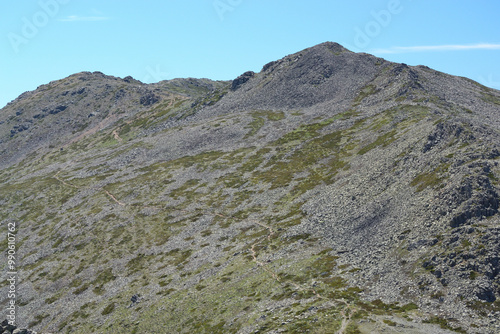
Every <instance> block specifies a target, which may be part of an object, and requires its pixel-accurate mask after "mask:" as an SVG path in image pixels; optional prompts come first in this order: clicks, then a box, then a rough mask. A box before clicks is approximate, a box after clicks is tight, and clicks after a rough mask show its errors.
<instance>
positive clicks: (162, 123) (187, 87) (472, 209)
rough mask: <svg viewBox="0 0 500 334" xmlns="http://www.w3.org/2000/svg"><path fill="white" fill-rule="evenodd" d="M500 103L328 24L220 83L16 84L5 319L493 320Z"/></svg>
mask: <svg viewBox="0 0 500 334" xmlns="http://www.w3.org/2000/svg"><path fill="white" fill-rule="evenodd" d="M499 113H500V91H498V90H494V89H490V88H487V87H484V86H482V85H480V84H478V83H476V82H474V81H472V80H470V79H467V78H462V77H456V76H452V75H448V74H444V73H441V72H438V71H435V70H432V69H430V68H428V67H425V66H408V65H405V64H398V63H393V62H389V61H386V60H384V59H381V58H377V57H374V56H372V55H369V54H364V53H353V52H351V51H349V50H347V49H345V48H343V47H342V46H340V45H339V44H336V43H330V42H328V43H323V44H320V45H317V46H314V47H312V48H309V49H305V50H303V51H300V52H298V53H295V54H292V55H289V56H286V57H284V58H282V59H280V60H277V61H274V62H271V63H269V64H266V65H264V66H263V68H262V70H261V71H260V72H259V73H254V72H251V71H249V72H245V73H243V74H242V75H241V76H239V77H238V78H236V79H234V80H233V81H211V80H208V79H174V80H169V81H163V82H160V83H157V84H143V83H141V82H139V81H137V80H135V79H133V78H131V77H127V78H124V79H120V78H115V77H110V76H106V75H104V74H102V73H98V72H94V73H89V72H84V73H78V74H75V75H72V76H70V77H68V78H65V79H62V80H59V81H55V82H51V83H49V84H47V85H43V86H40V87H39V88H38V89H37V90H35V91H33V92H27V93H24V94H22V95H21V96H20V97H19V98H17V99H16V100H14V101H12V102H11V103H9V104H8V105H7V106H6V107H5V108H3V109H2V110H0V152H1V160H0V166H1V167H2V170H1V173H0V183H1V187H0V204H1V207H2V210H1V211H0V221H1V222H2V224H1V228H0V229H1V231H2V234H3V235H7V233H8V229H9V227H12V226H14V225H15V226H16V231H15V242H13V241H12V240H11V244H10V245H12V244H14V245H15V251H16V253H15V255H14V257H15V268H14V269H16V270H17V281H16V284H17V285H16V289H17V290H16V291H17V297H16V298H17V299H16V300H15V302H16V305H17V306H18V308H17V313H16V320H17V325H19V326H20V327H23V328H31V329H34V330H37V331H39V332H57V333H89V332H90V333H282V332H289V333H334V332H339V333H340V332H342V333H382V332H383V333H456V332H461V333H498V330H499V327H498V326H499V325H498V324H499V323H500V299H499V298H500V281H499V277H500V276H499V272H500V263H499V253H500V217H499V214H498V209H499V191H500V188H499V177H500V167H499V166H498V162H499V157H500V152H499V151H498V148H499V147H500V132H499V130H500V117H499ZM10 245H9V239H8V238H5V239H3V240H2V243H1V246H0V247H1V249H2V257H3V258H2V259H3V260H4V261H5V262H4V263H7V260H8V258H7V254H8V253H7V250H8V249H9V246H10ZM11 248H12V246H11ZM11 269H12V268H11ZM8 271H9V269H8V267H6V268H5V269H4V274H5V275H7V272H8ZM10 271H12V270H10ZM10 288H11V286H10V284H9V282H8V281H4V282H1V283H0V300H2V305H7V303H8V302H9V298H8V297H7V296H8V292H9V289H10Z"/></svg>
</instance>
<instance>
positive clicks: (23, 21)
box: [0, 0, 500, 107]
mask: <svg viewBox="0 0 500 334" xmlns="http://www.w3.org/2000/svg"><path fill="white" fill-rule="evenodd" d="M499 13H500V1H494V0H490V1H486V0H476V1H465V0H463V1H457V0H455V1H451V0H440V1H428V0H419V1H417V0H357V1H334V0H310V1H295V0H287V1H282V0H274V1H272V0H186V1H179V0H145V1H128V0H121V1H118V0H100V1H97V0H36V1H35V0H33V1H32V0H23V1H2V2H0V56H1V57H2V58H1V66H0V78H1V79H0V107H3V106H4V105H5V104H6V103H7V102H9V101H11V100H13V99H14V98H16V97H17V96H18V95H20V94H21V93H23V92H24V91H27V90H33V89H36V87H37V86H39V85H41V84H44V83H48V82H50V81H52V80H57V79H62V78H64V77H66V76H68V75H71V74H73V73H77V72H81V71H101V72H103V73H105V74H108V75H114V76H119V77H125V76H127V75H131V76H133V77H134V78H136V79H139V80H141V81H144V82H156V81H159V80H166V79H173V78H176V77H198V78H201V77H206V78H210V79H224V80H230V79H234V78H235V77H237V76H238V75H239V74H241V73H243V72H245V71H247V70H253V71H260V69H261V68H262V66H263V65H264V64H266V63H267V62H269V61H271V60H276V59H279V58H281V57H283V56H285V55H287V54H290V53H294V52H297V51H300V50H302V49H304V48H307V47H310V46H313V45H316V44H319V43H322V42H325V41H334V42H338V43H340V44H342V45H344V46H345V47H347V48H348V49H351V50H352V51H356V52H368V53H372V54H375V55H377V56H380V57H383V58H386V59H388V60H392V61H396V62H404V63H407V64H409V65H419V64H423V65H427V66H429V67H431V68H434V69H437V70H439V71H443V72H446V73H450V74H454V75H460V76H466V77H469V78H471V79H473V80H476V81H479V82H481V83H482V84H485V85H487V86H490V87H493V88H497V89H500V62H499V60H500V20H499V19H498V14H499Z"/></svg>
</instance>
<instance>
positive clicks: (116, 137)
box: [113, 130, 123, 143]
mask: <svg viewBox="0 0 500 334" xmlns="http://www.w3.org/2000/svg"><path fill="white" fill-rule="evenodd" d="M113 137H114V138H115V139H116V140H118V141H119V142H120V143H121V142H123V139H122V138H121V137H120V136H119V135H118V131H116V130H113Z"/></svg>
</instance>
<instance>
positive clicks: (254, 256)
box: [53, 131, 347, 326]
mask: <svg viewBox="0 0 500 334" xmlns="http://www.w3.org/2000/svg"><path fill="white" fill-rule="evenodd" d="M115 132H116V131H113V134H115ZM116 135H117V136H118V134H116ZM61 171H62V170H60V171H58V172H57V173H56V174H55V175H54V176H53V178H55V179H56V180H58V181H59V182H61V183H62V184H64V185H66V186H68V187H72V188H75V189H80V188H79V187H77V186H75V185H72V184H70V183H68V182H66V181H64V180H63V179H61V178H60V177H59V176H58V175H59V173H61ZM101 190H102V191H103V192H104V193H105V194H106V195H107V196H108V197H109V198H111V200H112V201H113V202H115V203H116V204H118V205H119V206H122V207H126V206H128V204H126V203H123V202H121V201H120V200H118V199H117V198H116V197H115V196H114V195H113V194H112V193H110V192H109V191H108V190H106V189H104V188H101ZM138 208H141V209H144V208H149V209H159V210H161V209H162V208H158V207H148V206H138ZM181 212H183V213H187V214H191V213H193V212H190V211H186V210H181ZM205 213H207V214H213V215H216V216H219V217H222V218H225V219H236V218H235V217H232V216H226V215H223V214H221V213H219V212H211V211H207V212H205ZM249 221H250V222H252V223H253V224H255V225H258V226H260V227H263V228H265V229H267V230H268V231H269V233H268V235H267V236H266V237H264V238H261V239H260V240H258V241H257V242H255V243H253V244H252V245H251V247H250V253H251V255H252V260H253V262H255V263H256V264H257V265H258V266H259V267H260V268H262V270H264V271H265V272H267V273H268V274H269V275H270V276H271V277H272V278H273V279H274V280H276V281H277V282H278V283H280V284H284V283H285V282H283V281H282V280H281V278H280V276H279V275H278V274H277V273H276V272H274V271H273V270H271V269H270V268H269V266H268V265H267V264H266V263H265V262H262V261H259V259H258V258H257V256H258V254H257V250H256V247H258V246H259V245H260V244H261V243H262V242H263V241H264V240H265V239H267V240H268V241H271V238H272V237H273V235H274V234H275V231H274V230H273V228H272V227H270V226H268V225H266V224H264V223H261V222H259V221H257V220H249ZM287 283H289V284H291V285H292V286H294V287H295V289H297V290H298V291H311V292H312V293H313V294H314V295H315V296H316V297H317V298H322V299H325V298H324V297H322V296H321V295H320V294H319V293H318V292H317V291H316V290H315V289H313V288H304V287H302V286H300V285H299V284H297V283H295V282H287ZM345 326H347V324H346V325H345Z"/></svg>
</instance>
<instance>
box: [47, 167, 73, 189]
mask: <svg viewBox="0 0 500 334" xmlns="http://www.w3.org/2000/svg"><path fill="white" fill-rule="evenodd" d="M59 173H61V171H58V172H57V173H56V175H54V176H53V178H54V179H56V180H57V181H59V182H61V183H62V184H64V185H65V186H68V187H71V188H75V189H78V187H77V186H74V185H72V184H69V183H68V182H66V181H64V180H63V179H61V178H60V177H59V176H58V175H59Z"/></svg>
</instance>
